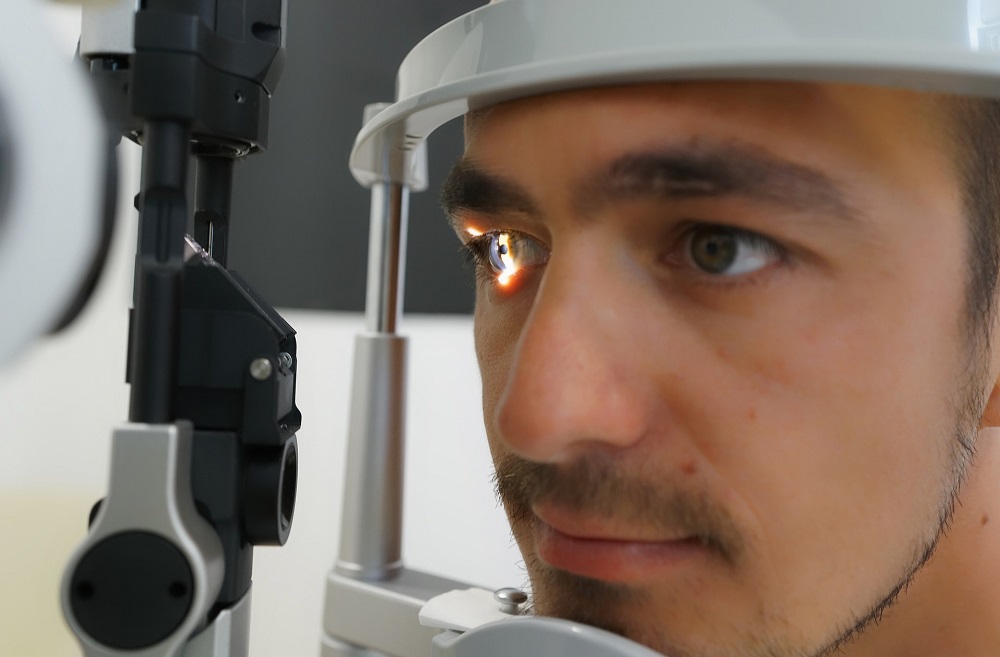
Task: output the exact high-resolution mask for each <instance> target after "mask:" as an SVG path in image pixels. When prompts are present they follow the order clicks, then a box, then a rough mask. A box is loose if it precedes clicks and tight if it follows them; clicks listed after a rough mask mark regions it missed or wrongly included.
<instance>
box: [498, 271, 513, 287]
mask: <svg viewBox="0 0 1000 657" xmlns="http://www.w3.org/2000/svg"><path fill="white" fill-rule="evenodd" d="M516 273H517V269H516V268H514V267H511V268H510V269H508V270H507V271H505V272H504V273H502V274H500V275H499V276H497V285H507V283H510V279H512V278H514V274H516Z"/></svg>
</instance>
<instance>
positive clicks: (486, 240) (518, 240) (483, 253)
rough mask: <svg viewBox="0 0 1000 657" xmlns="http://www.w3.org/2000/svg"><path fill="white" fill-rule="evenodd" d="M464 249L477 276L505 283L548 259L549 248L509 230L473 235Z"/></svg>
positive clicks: (500, 283) (501, 284)
mask: <svg viewBox="0 0 1000 657" xmlns="http://www.w3.org/2000/svg"><path fill="white" fill-rule="evenodd" d="M465 249H466V251H467V252H468V253H469V255H470V256H471V259H472V261H473V262H474V264H475V267H476V277H477V278H478V279H480V280H485V281H491V282H495V283H496V284H497V285H500V286H504V285H507V284H508V283H510V281H511V279H513V278H514V277H515V276H516V275H517V274H518V272H521V271H522V270H526V269H530V268H532V267H537V266H539V265H543V264H545V263H546V262H548V259H549V251H548V249H546V248H545V247H544V246H542V245H541V244H540V243H539V242H538V241H537V240H535V239H534V238H531V237H529V236H527V235H525V234H523V233H519V232H517V231H512V230H493V231H489V232H486V233H482V234H477V235H473V237H472V238H471V239H470V240H468V241H467V242H466V243H465Z"/></svg>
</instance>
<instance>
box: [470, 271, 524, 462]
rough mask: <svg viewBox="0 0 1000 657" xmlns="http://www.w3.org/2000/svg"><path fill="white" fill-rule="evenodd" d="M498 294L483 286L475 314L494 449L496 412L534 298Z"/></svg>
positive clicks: (489, 433) (488, 429) (486, 412)
mask: <svg viewBox="0 0 1000 657" xmlns="http://www.w3.org/2000/svg"><path fill="white" fill-rule="evenodd" d="M524 296H527V295H522V296H519V297H509V298H498V297H497V295H496V292H495V291H493V290H491V289H488V288H485V286H480V288H479V290H478V291H477V293H476V309H475V314H474V319H475V325H474V335H475V345H476V359H477V360H478V361H479V373H480V376H481V377H482V384H483V419H484V421H485V423H486V433H487V436H488V437H489V440H490V447H491V449H493V450H494V453H495V450H496V446H495V443H496V437H495V435H496V431H495V430H494V427H493V418H494V416H495V413H496V408H497V405H498V404H499V402H500V400H501V398H502V396H503V394H504V390H505V389H506V387H507V381H508V378H509V376H510V369H511V366H512V364H513V362H514V358H515V355H516V350H517V342H518V339H519V338H520V336H521V329H522V327H523V326H524V323H525V322H526V321H527V317H528V315H529V314H530V312H531V299H530V298H523V297H524Z"/></svg>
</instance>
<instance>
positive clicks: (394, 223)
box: [365, 182, 410, 333]
mask: <svg viewBox="0 0 1000 657" xmlns="http://www.w3.org/2000/svg"><path fill="white" fill-rule="evenodd" d="M409 205H410V190H409V188H408V187H406V186H405V185H402V184H399V183H385V182H382V183H376V184H375V185H373V186H372V204H371V223H370V227H369V232H368V240H369V241H368V288H367V296H366V298H365V316H366V323H367V328H368V331H369V332H370V333H395V332H396V322H397V320H398V319H399V316H400V315H401V314H402V311H403V282H404V276H405V269H406V220H407V216H408V215H409Z"/></svg>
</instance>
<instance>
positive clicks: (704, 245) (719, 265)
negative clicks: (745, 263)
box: [691, 231, 737, 274]
mask: <svg viewBox="0 0 1000 657" xmlns="http://www.w3.org/2000/svg"><path fill="white" fill-rule="evenodd" d="M736 252H737V241H736V238H735V237H734V236H733V235H732V233H726V232H722V231H705V232H701V233H698V234H697V235H695V236H694V237H692V239H691V259H692V260H693V261H694V264H695V265H697V266H698V267H700V268H701V269H703V270H705V271H707V272H709V273H712V274H721V273H722V272H724V271H726V270H727V269H729V267H731V266H732V264H733V262H735V260H736Z"/></svg>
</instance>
